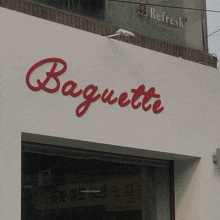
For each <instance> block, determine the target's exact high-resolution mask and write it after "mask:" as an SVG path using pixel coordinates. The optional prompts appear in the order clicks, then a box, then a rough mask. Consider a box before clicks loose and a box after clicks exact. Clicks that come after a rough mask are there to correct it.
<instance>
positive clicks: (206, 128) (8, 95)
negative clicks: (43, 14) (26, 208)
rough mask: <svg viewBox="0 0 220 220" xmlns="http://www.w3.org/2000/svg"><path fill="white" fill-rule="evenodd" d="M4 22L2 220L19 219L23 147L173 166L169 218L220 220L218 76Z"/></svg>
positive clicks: (0, 16) (93, 38)
mask: <svg viewBox="0 0 220 220" xmlns="http://www.w3.org/2000/svg"><path fill="white" fill-rule="evenodd" d="M0 20H1V21H3V22H1V26H0V29H1V60H0V62H1V77H0V85H1V87H0V88H1V96H0V124H1V127H0V138H1V148H0V157H1V159H0V167H1V172H0V173H1V175H0V219H4V220H7V219H10V220H14V219H21V187H22V186H21V174H22V168H21V166H22V158H21V142H22V141H26V142H32V143H36V144H49V145H50V144H54V145H57V146H64V147H69V148H71V147H72V148H74V146H71V143H74V141H76V142H77V141H79V142H80V141H82V142H85V143H87V144H84V145H83V144H82V145H80V146H77V147H76V148H77V149H81V150H88V151H94V152H96V151H97V152H101V153H102V152H103V153H109V154H117V155H121V156H128V157H133V156H134V157H138V158H142V159H144V158H148V159H152V160H162V161H171V162H172V163H174V171H173V175H174V178H173V181H174V185H173V187H174V197H173V201H171V203H172V202H173V206H174V207H171V208H172V212H174V211H175V214H170V216H171V217H172V219H177V220H185V219H187V220H195V219H198V220H207V219H219V215H220V203H219V197H220V191H219V189H220V170H219V169H217V166H216V165H215V164H214V163H213V160H212V157H213V155H215V154H216V149H217V148H219V141H220V139H219V129H220V126H219V125H220V117H219V116H220V113H219V109H220V100H219V99H220V98H219V92H220V86H219V84H220V79H219V70H217V69H214V68H211V67H207V66H203V65H201V64H197V63H194V62H190V61H186V60H183V59H181V58H176V57H172V56H169V55H165V54H162V53H159V52H155V51H151V50H148V49H145V48H141V47H137V46H134V45H130V44H127V43H124V42H119V41H116V40H114V39H108V38H106V37H104V36H98V35H95V34H92V33H88V32H86V31H82V30H78V29H75V28H71V27H67V26H64V25H60V24H57V23H53V22H50V21H46V20H43V19H39V18H35V17H32V16H29V15H25V14H21V13H18V12H15V11H10V10H8V9H5V8H0ZM33 24H34V25H33ZM38 79H39V80H38ZM106 89H108V91H114V94H113V95H112V98H117V99H115V102H114V101H112V100H113V99H112V100H111V101H112V102H114V103H111V104H109V103H108V101H107V102H105V101H106V100H105V97H106V96H105V95H106V94H107V90H106ZM103 93H104V94H105V95H103ZM112 93H113V92H112ZM111 101H109V102H111ZM51 140H52V141H51ZM50 141H51V142H50ZM77 143H78V142H77ZM88 143H91V145H90V144H88ZM92 143H93V144H92ZM143 184H144V183H143ZM171 203H170V204H171ZM142 212H144V211H143V209H142ZM161 215H162V214H161ZM143 219H144V217H143ZM146 219H147V218H146ZM154 219H158V220H159V217H158V218H156V217H154ZM161 219H164V218H162V217H161Z"/></svg>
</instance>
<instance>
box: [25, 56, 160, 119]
mask: <svg viewBox="0 0 220 220" xmlns="http://www.w3.org/2000/svg"><path fill="white" fill-rule="evenodd" d="M49 62H52V63H53V66H52V68H51V70H50V71H49V72H46V77H45V79H44V81H40V80H39V79H37V86H33V85H32V84H31V83H30V76H31V74H32V73H33V71H34V70H35V69H37V68H38V67H39V66H41V65H43V64H45V63H49ZM57 63H60V64H62V66H63V68H62V69H61V70H59V71H56V67H57ZM66 69H67V64H66V62H65V61H64V60H62V59H60V58H47V59H44V60H41V61H39V62H37V63H36V64H34V65H33V66H32V67H31V68H30V69H29V70H28V72H27V75H26V84H27V86H28V87H29V88H30V89H31V90H33V91H39V90H44V91H46V92H49V93H55V92H57V91H58V90H59V89H60V80H59V78H58V77H59V76H60V75H61V74H63V73H64V72H65V71H66ZM51 79H53V80H54V81H55V86H54V88H49V87H48V85H47V84H48V82H49V81H50V80H51ZM61 92H62V94H63V95H64V96H72V97H77V96H80V95H81V94H82V96H83V98H84V99H85V101H83V102H82V103H80V104H79V105H78V106H77V108H76V115H77V116H78V117H81V116H82V115H84V114H85V113H86V111H87V110H88V108H89V106H90V105H91V104H92V103H93V102H95V101H97V100H98V99H100V100H101V101H102V102H103V103H106V102H107V103H108V104H110V105H112V104H114V103H116V102H118V105H119V106H121V107H125V106H127V105H129V104H131V106H132V108H133V109H138V108H139V107H142V109H143V110H144V111H149V110H150V109H151V108H152V110H153V112H154V113H155V114H158V113H160V112H162V111H163V109H164V107H163V106H161V100H160V99H159V98H160V95H159V94H156V93H155V88H154V87H151V88H150V89H148V90H147V91H146V90H145V86H144V85H140V86H139V87H138V88H137V89H131V92H132V93H133V95H132V98H130V99H129V95H128V93H127V92H123V93H121V94H120V95H119V96H118V97H113V96H114V90H111V91H109V90H108V89H105V90H104V91H103V92H102V93H98V86H95V85H93V84H90V85H88V86H86V88H84V89H83V90H82V89H77V83H76V82H74V81H72V80H69V81H67V82H65V83H64V84H63V86H62V88H61ZM140 97H142V101H138V99H139V98H140ZM152 98H156V100H155V101H154V103H153V105H152V104H149V101H150V100H151V99H152Z"/></svg>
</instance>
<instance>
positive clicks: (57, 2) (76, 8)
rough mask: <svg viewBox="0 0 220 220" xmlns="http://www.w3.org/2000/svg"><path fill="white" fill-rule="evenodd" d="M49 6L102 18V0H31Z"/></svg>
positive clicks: (103, 2)
mask: <svg viewBox="0 0 220 220" xmlns="http://www.w3.org/2000/svg"><path fill="white" fill-rule="evenodd" d="M32 1H34V2H37V3H40V4H44V5H48V6H50V7H54V8H58V9H61V10H65V11H69V12H72V13H74V14H78V15H82V16H85V17H89V18H92V19H97V20H101V21H102V20H104V15H105V1H104V0H32Z"/></svg>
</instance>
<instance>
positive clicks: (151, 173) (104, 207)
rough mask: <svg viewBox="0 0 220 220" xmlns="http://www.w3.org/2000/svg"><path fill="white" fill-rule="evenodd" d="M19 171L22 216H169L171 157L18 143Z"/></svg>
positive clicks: (163, 219)
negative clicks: (165, 159) (148, 157)
mask: <svg viewBox="0 0 220 220" xmlns="http://www.w3.org/2000/svg"><path fill="white" fill-rule="evenodd" d="M33 146H34V147H33ZM21 174H22V187H21V191H22V198H21V206H22V209H21V210H22V212H21V215H22V218H21V219H22V220H25V219H36V220H41V219H51V220H54V219H57V220H58V219H60V220H61V219H65V220H68V219H71V220H72V219H74V220H81V219H83V220H94V219H95V220H99V219H100V220H101V219H102V220H110V219H111V220H112V219H114V220H117V219H120V220H127V219H129V220H168V219H171V212H170V210H171V199H170V198H171V191H172V190H171V187H172V186H171V182H172V181H170V180H171V163H170V162H163V161H152V160H146V159H141V158H132V157H124V156H118V155H111V154H102V153H94V152H88V151H78V150H73V149H63V148H58V147H47V146H42V145H41V146H40V145H39V146H38V145H33V144H26V143H23V144H22V172H21Z"/></svg>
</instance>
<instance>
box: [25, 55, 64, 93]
mask: <svg viewBox="0 0 220 220" xmlns="http://www.w3.org/2000/svg"><path fill="white" fill-rule="evenodd" d="M50 62H53V63H54V64H53V66H52V68H51V70H50V71H49V72H46V79H45V80H44V81H43V82H41V81H40V80H39V79H37V84H38V86H33V85H31V83H30V76H31V74H32V73H33V71H34V70H35V69H37V68H38V67H39V66H41V65H43V64H45V63H50ZM57 63H61V64H62V65H63V68H62V69H61V70H60V71H57V72H56V71H55V70H56V67H57ZM66 69H67V64H66V62H65V61H64V60H62V59H60V58H47V59H44V60H41V61H39V62H37V63H36V64H34V65H33V66H32V67H31V68H30V69H29V70H28V72H27V75H26V84H27V86H28V87H29V88H30V89H31V90H33V91H39V90H41V89H43V90H44V91H46V92H50V93H54V92H57V91H58V90H59V88H60V80H59V79H58V76H59V75H61V74H63V73H64V72H65V71H66ZM51 78H53V79H54V80H55V82H56V86H55V87H54V88H48V87H47V83H48V82H49V80H50V79H51Z"/></svg>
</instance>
